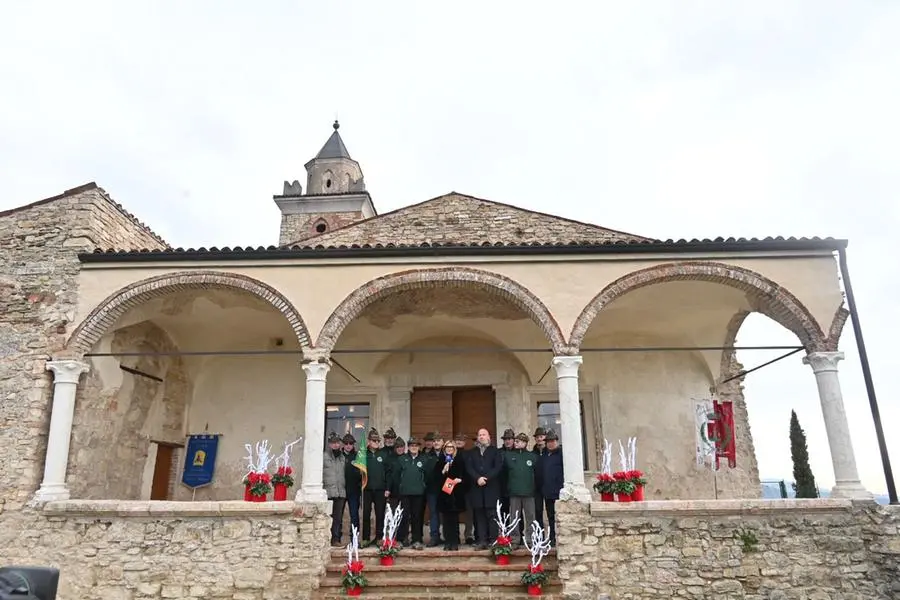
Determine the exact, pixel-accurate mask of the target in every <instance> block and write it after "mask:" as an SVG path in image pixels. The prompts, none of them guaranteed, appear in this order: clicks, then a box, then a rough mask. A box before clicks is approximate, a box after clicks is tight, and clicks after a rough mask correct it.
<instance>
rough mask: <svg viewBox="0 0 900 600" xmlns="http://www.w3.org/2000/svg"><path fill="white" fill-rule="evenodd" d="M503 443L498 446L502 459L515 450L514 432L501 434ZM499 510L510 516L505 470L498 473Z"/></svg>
mask: <svg viewBox="0 0 900 600" xmlns="http://www.w3.org/2000/svg"><path fill="white" fill-rule="evenodd" d="M501 439H502V440H503V443H502V444H501V445H500V456H501V457H503V456H505V455H506V453H507V452H512V451H513V450H514V449H515V448H514V445H513V442H514V441H515V439H516V432H515V431H513V430H512V428H509V429H507V430H506V431H504V432H503V437H502V438H501ZM500 510H501V512H503V514H512V511H511V510H510V509H509V487H508V485H507V481H506V470H505V469H504V470H503V471H500Z"/></svg>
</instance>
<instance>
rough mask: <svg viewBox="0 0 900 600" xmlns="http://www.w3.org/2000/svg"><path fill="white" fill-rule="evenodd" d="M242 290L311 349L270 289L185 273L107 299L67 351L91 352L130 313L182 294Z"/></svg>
mask: <svg viewBox="0 0 900 600" xmlns="http://www.w3.org/2000/svg"><path fill="white" fill-rule="evenodd" d="M204 289H231V290H242V291H244V292H248V293H250V294H253V295H254V296H257V297H258V298H261V299H262V300H265V301H266V302H267V303H269V304H271V305H272V307H273V308H275V310H277V311H278V312H280V313H281V314H282V315H284V317H285V318H286V319H287V320H288V323H289V324H290V326H291V329H293V330H294V334H295V335H296V336H297V340H298V341H299V342H300V346H301V347H303V348H308V347H309V346H310V336H309V331H308V330H307V328H306V324H305V323H304V322H303V318H302V317H301V316H300V313H299V312H298V311H297V309H296V308H294V306H293V304H291V303H290V301H288V299H287V298H285V297H284V296H283V295H281V293H280V292H278V291H276V290H275V289H274V288H272V287H271V286H269V285H266V284H265V283H263V282H261V281H258V280H256V279H253V278H252V277H247V276H245V275H238V274H237V273H223V272H217V271H182V272H178V273H168V274H166V275H159V276H157V277H150V278H148V279H143V280H141V281H138V282H136V283H133V284H131V285H129V286H127V287H125V288H122V289H121V290H119V291H117V292H115V293H114V294H112V295H110V296H109V297H107V298H106V299H105V300H104V301H103V302H101V303H100V304H99V305H98V306H97V307H96V308H95V309H94V310H92V311H91V313H90V314H89V315H88V316H87V317H86V318H85V319H84V321H82V322H81V324H80V325H79V326H78V327H77V328H76V329H75V331H74V332H73V333H72V337H71V338H69V342H68V344H67V348H69V349H73V350H76V351H80V352H82V353H86V352H89V351H90V349H91V348H93V346H94V344H96V343H97V342H98V341H99V340H100V338H101V337H102V336H103V334H104V333H106V332H107V331H108V330H109V328H110V327H112V326H113V324H115V322H116V321H117V320H118V319H119V317H121V316H122V315H123V314H125V313H126V312H127V311H128V310H129V309H132V308H135V307H137V306H140V305H141V304H143V303H144V302H147V301H148V300H151V299H153V298H157V297H159V296H163V295H165V294H167V293H170V292H176V291H180V290H204Z"/></svg>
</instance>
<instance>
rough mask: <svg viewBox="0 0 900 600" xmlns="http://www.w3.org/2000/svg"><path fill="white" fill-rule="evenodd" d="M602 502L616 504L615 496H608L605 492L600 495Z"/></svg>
mask: <svg viewBox="0 0 900 600" xmlns="http://www.w3.org/2000/svg"><path fill="white" fill-rule="evenodd" d="M600 501H601V502H615V501H616V497H615V494H608V493H606V492H603V493H601V494H600Z"/></svg>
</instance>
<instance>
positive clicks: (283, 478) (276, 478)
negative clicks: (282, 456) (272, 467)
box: [272, 467, 294, 487]
mask: <svg viewBox="0 0 900 600" xmlns="http://www.w3.org/2000/svg"><path fill="white" fill-rule="evenodd" d="M272 483H275V484H278V483H280V484H282V485H286V486H287V487H293V485H294V469H293V467H278V471H276V473H275V474H274V475H272Z"/></svg>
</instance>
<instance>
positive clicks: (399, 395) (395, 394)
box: [382, 386, 412, 440]
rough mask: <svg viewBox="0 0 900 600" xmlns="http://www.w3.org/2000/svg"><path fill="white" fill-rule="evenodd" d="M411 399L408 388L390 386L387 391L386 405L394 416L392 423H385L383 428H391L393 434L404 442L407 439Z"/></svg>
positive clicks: (410, 391) (410, 390) (410, 392)
mask: <svg viewBox="0 0 900 600" xmlns="http://www.w3.org/2000/svg"><path fill="white" fill-rule="evenodd" d="M411 398H412V388H410V387H408V386H392V387H390V388H389V389H388V404H389V405H390V407H391V408H390V410H391V413H392V414H393V415H394V422H393V423H387V424H385V426H384V427H385V429H386V428H388V427H393V428H394V433H396V434H397V435H399V436H400V437H402V438H403V439H404V440H407V439H409V429H410V427H411V422H410V410H411V409H410V403H411ZM382 433H384V432H383V431H382Z"/></svg>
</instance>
